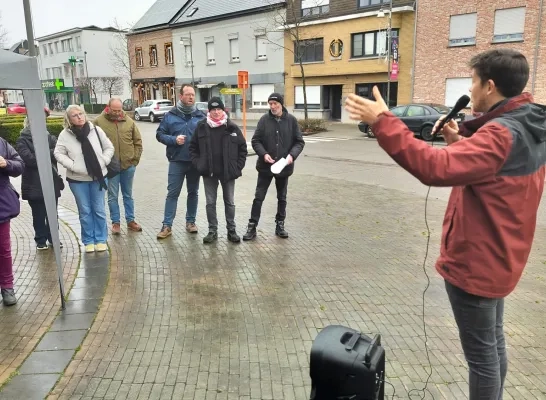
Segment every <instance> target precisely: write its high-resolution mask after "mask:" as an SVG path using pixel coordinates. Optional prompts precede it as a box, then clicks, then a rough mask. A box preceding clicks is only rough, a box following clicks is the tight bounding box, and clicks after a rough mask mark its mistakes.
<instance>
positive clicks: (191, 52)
mask: <svg viewBox="0 0 546 400" xmlns="http://www.w3.org/2000/svg"><path fill="white" fill-rule="evenodd" d="M190 58H191V84H192V86H193V85H195V77H194V76H193V40H192V38H191V31H190Z"/></svg>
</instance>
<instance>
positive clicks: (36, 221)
mask: <svg viewBox="0 0 546 400" xmlns="http://www.w3.org/2000/svg"><path fill="white" fill-rule="evenodd" d="M28 204H29V205H30V208H31V209H32V225H33V226H34V241H35V242H36V244H47V242H48V241H49V243H52V242H53V240H52V239H51V231H50V229H49V223H48V221H47V212H46V206H45V202H44V200H29V201H28Z"/></svg>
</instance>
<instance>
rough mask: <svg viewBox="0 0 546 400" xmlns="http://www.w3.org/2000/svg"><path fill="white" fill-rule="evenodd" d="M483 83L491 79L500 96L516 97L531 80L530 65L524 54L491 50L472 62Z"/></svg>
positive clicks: (476, 56)
mask: <svg viewBox="0 0 546 400" xmlns="http://www.w3.org/2000/svg"><path fill="white" fill-rule="evenodd" d="M470 68H472V69H474V71H475V73H476V74H477V75H478V76H479V78H480V80H481V81H482V83H485V82H487V81H488V80H489V79H491V80H492V81H493V82H495V86H496V87H497V90H498V91H499V93H500V94H502V95H503V96H504V97H514V96H517V95H519V94H521V92H523V89H525V86H526V85H527V81H528V80H529V63H528V62H527V59H526V58H525V56H524V55H523V54H521V53H520V52H519V51H516V50H512V49H497V50H489V51H485V52H483V53H480V54H477V55H475V56H474V57H472V59H471V60H470Z"/></svg>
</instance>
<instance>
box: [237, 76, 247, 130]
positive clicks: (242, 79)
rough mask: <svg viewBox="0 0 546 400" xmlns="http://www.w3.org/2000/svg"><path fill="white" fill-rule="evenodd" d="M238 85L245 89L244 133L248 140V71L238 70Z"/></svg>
mask: <svg viewBox="0 0 546 400" xmlns="http://www.w3.org/2000/svg"><path fill="white" fill-rule="evenodd" d="M237 87H239V88H240V89H242V91H243V135H244V136H245V140H246V89H247V88H248V71H237Z"/></svg>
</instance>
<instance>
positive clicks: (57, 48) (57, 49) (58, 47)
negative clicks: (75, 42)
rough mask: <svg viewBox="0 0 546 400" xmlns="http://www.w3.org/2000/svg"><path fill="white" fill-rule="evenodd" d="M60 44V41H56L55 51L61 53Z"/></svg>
mask: <svg viewBox="0 0 546 400" xmlns="http://www.w3.org/2000/svg"><path fill="white" fill-rule="evenodd" d="M59 50H60V46H59V42H55V53H57V54H58V53H60V51H59Z"/></svg>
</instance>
